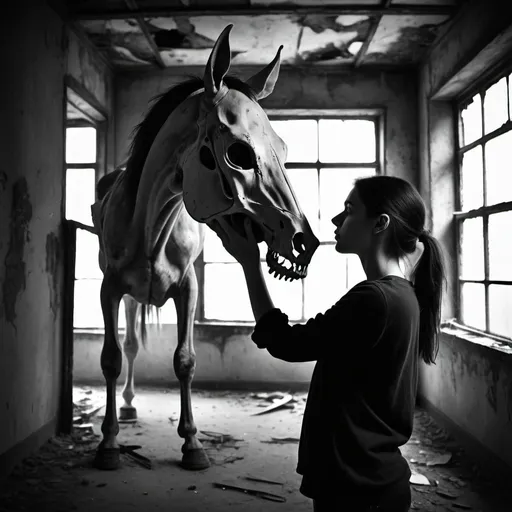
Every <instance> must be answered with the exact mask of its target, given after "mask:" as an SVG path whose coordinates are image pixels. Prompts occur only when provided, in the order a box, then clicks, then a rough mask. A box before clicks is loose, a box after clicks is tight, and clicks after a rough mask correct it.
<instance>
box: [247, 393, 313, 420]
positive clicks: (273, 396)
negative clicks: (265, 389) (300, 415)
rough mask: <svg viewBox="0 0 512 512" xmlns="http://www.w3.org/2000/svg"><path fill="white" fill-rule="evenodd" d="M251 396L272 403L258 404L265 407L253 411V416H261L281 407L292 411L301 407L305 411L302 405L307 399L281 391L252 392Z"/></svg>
mask: <svg viewBox="0 0 512 512" xmlns="http://www.w3.org/2000/svg"><path fill="white" fill-rule="evenodd" d="M250 397H251V398H254V399H257V400H264V401H266V402H270V405H267V404H265V403H260V404H258V407H264V408H265V409H264V410H262V411H257V412H255V413H252V414H251V416H260V415H262V414H267V413H269V412H274V411H278V410H281V409H290V410H291V411H292V412H297V411H298V410H299V408H302V412H303V407H301V406H303V405H304V402H305V399H302V400H301V399H298V398H296V397H294V396H293V395H292V394H290V393H281V392H279V391H277V392H274V393H252V394H251V395H250Z"/></svg>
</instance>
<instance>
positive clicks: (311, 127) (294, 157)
mask: <svg viewBox="0 0 512 512" xmlns="http://www.w3.org/2000/svg"><path fill="white" fill-rule="evenodd" d="M270 124H271V125H272V128H274V131H275V132H276V133H277V134H278V135H279V137H281V139H283V140H284V142H285V143H286V145H287V146H288V157H287V159H286V161H287V162H316V161H317V160H318V132H317V122H316V120H314V119H295V120H293V119H290V120H273V121H270Z"/></svg>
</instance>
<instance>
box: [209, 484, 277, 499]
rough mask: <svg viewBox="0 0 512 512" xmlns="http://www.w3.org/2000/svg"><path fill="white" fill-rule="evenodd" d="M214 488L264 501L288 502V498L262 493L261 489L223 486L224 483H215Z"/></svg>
mask: <svg viewBox="0 0 512 512" xmlns="http://www.w3.org/2000/svg"><path fill="white" fill-rule="evenodd" d="M213 486H214V487H217V488H219V489H222V490H223V491H225V490H226V489H227V490H231V491H238V492H243V493H244V494H248V495H249V496H256V497H258V498H262V499H264V500H269V501H277V502H278V503H285V502H286V498H285V497H284V496H280V495H279V494H274V493H271V492H267V491H262V490H260V489H252V488H248V487H238V486H236V485H230V484H223V483H218V482H214V484H213Z"/></svg>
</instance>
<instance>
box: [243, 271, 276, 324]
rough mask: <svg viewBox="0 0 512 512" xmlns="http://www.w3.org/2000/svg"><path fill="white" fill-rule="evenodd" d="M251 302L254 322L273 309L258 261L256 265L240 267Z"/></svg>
mask: <svg viewBox="0 0 512 512" xmlns="http://www.w3.org/2000/svg"><path fill="white" fill-rule="evenodd" d="M242 268H243V270H244V275H245V282H246V283H247V290H248V292H249V299H250V300H251V307H252V312H253V314H254V319H255V321H256V322H258V320H259V319H260V318H261V317H262V316H263V315H264V314H265V313H267V312H268V311H270V310H271V309H274V308H275V306H274V303H273V302H272V298H271V297H270V294H269V293H268V289H267V284H266V283H265V278H264V277H263V270H262V268H261V264H260V262H259V261H258V263H257V264H254V263H253V264H246V265H243V266H242Z"/></svg>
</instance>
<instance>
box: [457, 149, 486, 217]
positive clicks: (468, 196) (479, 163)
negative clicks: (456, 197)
mask: <svg viewBox="0 0 512 512" xmlns="http://www.w3.org/2000/svg"><path fill="white" fill-rule="evenodd" d="M460 179H461V184H460V185H461V207H462V210H463V211H468V210H473V209H475V208H479V207H480V206H483V204H484V178H483V159H482V146H477V147H476V148H473V149H471V150H470V151H467V152H466V153H464V154H463V155H462V172H461V177H460Z"/></svg>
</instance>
